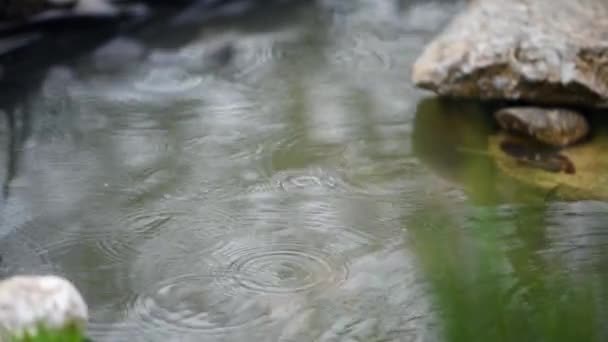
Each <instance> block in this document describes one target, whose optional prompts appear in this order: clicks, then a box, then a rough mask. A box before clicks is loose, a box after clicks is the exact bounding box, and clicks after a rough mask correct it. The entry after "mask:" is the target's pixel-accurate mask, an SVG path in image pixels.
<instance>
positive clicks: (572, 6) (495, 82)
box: [412, 0, 608, 106]
mask: <svg viewBox="0 0 608 342" xmlns="http://www.w3.org/2000/svg"><path fill="white" fill-rule="evenodd" d="M412 78H413V81H414V82H415V83H416V85H418V86H419V87H422V88H426V89H430V90H433V91H435V92H436V93H438V94H440V95H446V96H455V97H469V98H481V99H508V100H525V101H530V102H533V103H545V104H582V105H591V106H604V105H606V104H607V102H608V1H605V0H577V1H572V0H511V1H503V0H474V1H470V2H469V5H468V9H467V10H466V11H465V12H464V13H462V14H460V15H459V16H458V17H457V18H455V19H454V20H453V21H452V22H451V23H450V24H449V25H448V27H447V28H446V29H445V30H444V32H443V33H442V34H440V35H439V36H438V37H437V38H436V39H435V40H434V41H432V42H431V43H430V44H429V45H428V46H427V48H426V49H425V51H424V52H423V53H422V55H421V56H420V57H419V59H418V60H417V61H416V63H415V65H414V68H413V74H412Z"/></svg>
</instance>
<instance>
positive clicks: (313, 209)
mask: <svg viewBox="0 0 608 342" xmlns="http://www.w3.org/2000/svg"><path fill="white" fill-rule="evenodd" d="M462 5H463V4H462V3H460V2H447V1H418V2H416V1H412V2H407V1H389V0H382V1H378V0H356V1H332V0H326V1H319V2H318V3H317V4H315V5H313V4H304V5H294V6H288V7H286V8H283V9H281V10H274V11H272V12H271V11H270V10H268V11H261V12H256V13H253V14H250V15H248V16H247V17H245V18H243V17H239V18H237V19H234V18H225V19H222V20H217V21H213V22H205V23H202V24H197V23H196V21H195V22H189V23H188V26H187V29H183V28H182V29H177V28H175V27H174V26H171V25H172V24H171V22H169V23H167V22H162V23H157V24H153V25H150V26H149V27H146V28H145V29H141V30H139V31H136V32H134V33H133V34H131V35H129V36H124V37H120V38H116V39H114V40H112V41H109V42H107V43H106V44H104V45H103V46H100V47H99V48H97V49H95V50H94V51H91V52H90V53H87V54H85V55H83V56H81V57H78V58H76V59H74V60H70V61H69V62H65V63H58V64H54V65H52V66H50V67H49V68H48V70H47V71H45V74H44V76H43V77H41V78H40V82H39V84H36V86H35V87H34V88H33V90H31V91H29V92H28V93H27V94H21V95H22V96H21V97H18V99H17V100H14V99H11V100H14V101H8V100H5V105H4V114H6V115H4V118H5V119H4V121H3V123H2V125H3V133H2V135H1V139H2V141H1V142H2V144H3V146H5V147H4V148H3V152H2V155H1V158H0V161H1V162H2V163H3V165H6V167H5V170H4V174H3V175H2V176H3V179H5V189H4V190H5V191H4V195H5V197H4V199H3V204H2V206H1V208H0V210H1V217H2V221H1V222H0V223H1V224H0V235H2V236H3V238H2V240H0V254H2V258H3V260H2V265H1V268H0V271H1V272H2V273H3V275H10V274H15V273H40V272H54V273H58V274H61V275H64V276H66V277H67V278H69V279H71V280H72V281H73V282H74V283H75V284H76V285H77V286H78V287H79V288H80V289H81V290H82V291H83V293H84V295H85V297H86V299H87V301H88V302H89V305H90V312H91V324H90V327H89V328H90V335H91V336H92V337H93V338H94V340H95V341H127V340H129V341H243V340H249V341H436V340H462V341H465V340H466V341H471V340H482V341H485V340H505V341H508V340H516V339H515V337H517V340H522V339H521V338H530V339H531V340H539V339H532V338H534V337H538V336H543V337H548V336H550V334H551V333H555V334H557V333H559V332H560V330H559V327H558V325H559V324H558V325H556V327H554V328H547V327H545V326H544V325H543V324H544V323H546V325H547V326H550V325H551V324H552V323H555V322H554V320H558V321H561V320H562V319H564V320H567V321H568V322H570V323H571V325H572V327H571V329H569V330H568V331H571V332H572V334H573V335H567V334H566V335H561V337H560V338H566V337H572V336H575V337H584V336H587V335H585V334H586V333H584V332H585V331H587V330H589V333H588V334H592V335H589V336H593V337H595V338H597V337H600V336H604V335H603V331H601V330H602V329H599V328H598V326H596V325H593V326H588V325H585V324H584V323H586V322H594V319H597V320H598V322H599V321H600V320H599V318H600V317H603V309H601V308H602V304H601V303H603V302H604V301H603V299H604V298H606V297H605V294H604V289H603V286H602V285H603V284H605V282H603V280H602V279H601V278H602V273H601V270H602V269H603V267H605V265H606V263H605V261H606V257H607V256H608V254H606V249H605V246H606V242H608V234H605V233H604V228H605V225H606V223H607V222H608V217H607V216H606V212H607V209H608V205H606V204H605V203H602V202H590V201H581V202H559V201H557V200H554V199H551V198H549V197H547V194H546V193H543V192H539V191H533V190H531V189H526V188H524V187H520V186H517V185H515V184H513V183H512V182H509V181H508V180H506V179H504V178H501V176H500V175H499V173H498V172H497V170H496V169H495V167H494V166H493V165H492V162H491V160H490V159H489V158H488V156H487V155H486V154H484V148H485V145H484V144H485V141H486V140H485V139H486V137H487V135H488V134H489V132H490V131H491V129H492V127H491V123H489V122H488V121H487V120H485V119H486V118H487V113H485V111H484V109H483V108H482V107H480V106H479V105H476V104H466V103H450V102H447V103H444V102H441V101H437V100H428V99H427V100H424V97H426V96H428V94H427V93H424V92H422V91H419V90H416V89H415V88H414V86H413V85H412V84H411V82H410V68H411V65H412V63H413V61H414V59H415V58H416V56H417V55H418V54H419V53H420V51H421V49H422V47H423V46H424V44H425V43H427V42H428V41H429V40H430V39H431V38H432V37H433V35H434V34H436V33H437V32H438V30H439V29H440V28H441V27H442V26H443V25H444V24H445V22H446V21H447V20H449V18H450V16H451V15H453V14H454V13H455V12H456V11H457V10H458V9H459V8H461V7H462ZM175 25H176V24H175ZM556 279H558V280H559V281H558V280H556ZM488 284H489V285H488ZM558 284H560V285H558ZM490 285H492V286H490ZM549 285H551V286H549ZM553 285H555V289H554V288H553V287H552V286H553ZM558 286H561V287H558ZM578 288H582V289H583V290H585V289H589V288H590V289H592V291H591V290H590V291H591V292H584V294H587V295H588V296H587V297H584V296H583V297H584V298H588V297H589V296H591V297H590V298H592V300H591V301H589V303H587V302H584V301H580V300H579V299H580V296H578V297H577V295H578V293H579V292H576V291H575V292H576V293H575V295H572V296H570V297H568V296H566V295H565V294H564V293H569V292H568V291H565V290H564V289H568V290H570V289H578ZM458 289H460V290H458ZM581 291H582V290H581ZM556 293H558V294H562V296H558V295H556ZM488 299H489V300H496V301H495V302H489V301H487V300H488ZM547 303H549V304H547ZM572 303H576V304H577V305H579V306H580V307H581V308H582V309H581V310H582V311H584V312H586V314H581V313H580V312H578V311H576V310H573V309H572V308H571V306H569V305H570V304H572ZM587 304H588V305H587ZM546 305H549V306H550V309H546ZM585 305H587V306H585ZM514 308H515V309H514ZM520 308H521V310H520ZM518 310H519V311H518ZM547 312H550V313H551V314H547ZM446 313H447V314H446ZM489 313H493V314H489ZM562 313H563V315H562ZM524 315H530V316H529V317H534V318H529V319H530V320H531V321H532V322H533V323H525V322H519V321H517V322H515V321H514V320H513V319H514V318H517V317H520V318H521V317H522V316H524ZM442 318H443V319H442ZM486 320H487V321H486ZM497 322H501V323H500V325H501V327H502V330H501V329H497V330H496V329H494V328H496V327H497V325H498V323H497ZM590 324H591V323H590ZM488 326H491V327H492V329H489V330H488V329H487V328H488ZM524 326H525V327H526V328H528V329H527V330H526V329H523V328H522V327H524ZM459 329H460V330H459ZM594 329H595V330H594ZM467 334H468V335H467ZM514 334H515V335H514ZM516 334H521V335H516ZM556 336H557V335H556ZM589 336H587V337H589ZM549 340H551V339H549ZM553 340H555V339H553ZM583 340H585V339H584V338H583Z"/></svg>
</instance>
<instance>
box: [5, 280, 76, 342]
mask: <svg viewBox="0 0 608 342" xmlns="http://www.w3.org/2000/svg"><path fill="white" fill-rule="evenodd" d="M87 318H88V313H87V305H86V303H85V302H84V300H83V298H82V296H81V295H80V293H79V292H78V290H77V289H76V287H74V285H72V284H71V283H70V282H69V281H67V280H65V279H63V278H60V277H57V276H15V277H12V278H9V279H5V280H3V281H0V341H8V340H9V336H21V335H24V334H29V335H33V334H35V333H36V331H37V329H38V328H40V327H41V326H44V327H45V328H47V329H57V330H60V329H64V328H67V327H72V326H75V327H79V328H81V329H84V326H85V325H86V322H87Z"/></svg>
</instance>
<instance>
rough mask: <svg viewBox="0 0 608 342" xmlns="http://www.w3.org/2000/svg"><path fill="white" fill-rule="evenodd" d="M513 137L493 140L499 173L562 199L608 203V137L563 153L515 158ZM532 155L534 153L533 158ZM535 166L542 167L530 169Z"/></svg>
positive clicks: (492, 153)
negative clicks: (533, 164)
mask: <svg viewBox="0 0 608 342" xmlns="http://www.w3.org/2000/svg"><path fill="white" fill-rule="evenodd" d="M512 139H513V138H512V137H511V136H508V135H506V134H504V133H500V134H496V135H493V136H491V137H490V138H489V142H488V152H489V154H490V156H491V157H492V159H493V160H494V161H495V163H496V165H497V167H498V169H499V170H500V171H501V172H502V173H503V174H505V175H506V176H508V177H510V178H512V179H514V180H517V181H518V182H520V183H522V184H526V185H529V186H533V187H536V188H540V189H544V190H546V191H550V192H551V193H552V194H554V195H555V196H556V197H558V198H561V199H570V200H581V199H596V200H607V199H608V173H606V170H608V157H606V151H607V149H608V136H606V135H600V136H597V137H594V138H593V140H591V141H590V142H589V143H587V144H582V145H576V146H572V147H569V148H566V149H562V150H560V151H548V150H545V151H540V150H539V151H532V150H530V149H527V148H526V149H523V150H521V151H522V153H524V154H529V155H527V156H526V155H520V156H516V157H515V158H514V156H513V153H518V151H513V147H512V146H515V145H512ZM530 153H534V154H533V155H531V154H530ZM531 163H537V164H538V166H533V167H530V166H531V165H530V164H531Z"/></svg>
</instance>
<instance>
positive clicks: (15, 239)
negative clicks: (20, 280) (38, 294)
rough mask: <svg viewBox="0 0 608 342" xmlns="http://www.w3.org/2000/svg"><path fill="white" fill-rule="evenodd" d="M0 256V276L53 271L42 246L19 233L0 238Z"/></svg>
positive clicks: (53, 266) (52, 266) (53, 268)
mask: <svg viewBox="0 0 608 342" xmlns="http://www.w3.org/2000/svg"><path fill="white" fill-rule="evenodd" d="M0 256H1V258H2V259H1V261H0V278H4V277H8V276H12V275H15V274H23V273H48V272H52V271H55V265H53V263H52V262H51V261H50V260H49V258H48V255H47V253H46V251H45V250H44V248H42V247H41V246H39V245H38V244H36V243H34V241H32V240H31V239H29V238H27V237H25V236H21V235H19V234H10V235H8V236H6V237H4V238H2V239H1V240H0Z"/></svg>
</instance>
